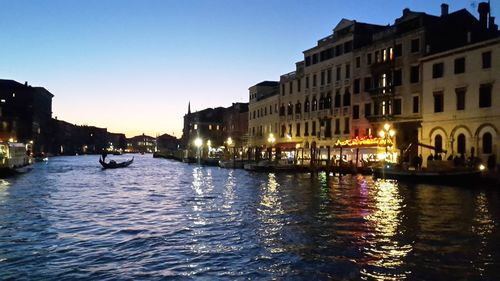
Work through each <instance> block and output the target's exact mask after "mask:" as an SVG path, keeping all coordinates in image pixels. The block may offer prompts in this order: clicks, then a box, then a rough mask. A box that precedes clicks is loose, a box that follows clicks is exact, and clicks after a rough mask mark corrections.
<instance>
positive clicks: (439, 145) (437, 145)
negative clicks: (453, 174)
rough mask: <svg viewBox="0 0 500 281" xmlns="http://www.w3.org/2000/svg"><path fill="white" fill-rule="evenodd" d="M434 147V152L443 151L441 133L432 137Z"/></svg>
mask: <svg viewBox="0 0 500 281" xmlns="http://www.w3.org/2000/svg"><path fill="white" fill-rule="evenodd" d="M434 147H435V148H436V153H441V152H443V138H442V137H441V135H437V136H436V137H435V138H434Z"/></svg>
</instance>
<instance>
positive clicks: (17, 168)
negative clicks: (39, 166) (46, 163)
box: [0, 142, 33, 176]
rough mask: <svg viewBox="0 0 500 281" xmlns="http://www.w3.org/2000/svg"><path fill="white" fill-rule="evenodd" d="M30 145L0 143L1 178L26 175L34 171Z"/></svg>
mask: <svg viewBox="0 0 500 281" xmlns="http://www.w3.org/2000/svg"><path fill="white" fill-rule="evenodd" d="M29 147H30V145H28V144H23V143H15V142H0V176H8V175H12V174H16V173H25V172H28V171H30V170H31V169H32V167H33V159H32V157H31V150H30V149H29Z"/></svg>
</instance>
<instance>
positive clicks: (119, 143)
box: [106, 133, 127, 152]
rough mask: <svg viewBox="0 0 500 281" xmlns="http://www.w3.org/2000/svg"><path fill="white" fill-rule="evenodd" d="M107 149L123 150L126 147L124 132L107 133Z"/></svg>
mask: <svg viewBox="0 0 500 281" xmlns="http://www.w3.org/2000/svg"><path fill="white" fill-rule="evenodd" d="M106 149H107V150H108V151H113V152H124V151H125V149H127V137H125V134H120V133H108V145H107V148H106Z"/></svg>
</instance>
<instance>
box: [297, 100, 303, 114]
mask: <svg viewBox="0 0 500 281" xmlns="http://www.w3.org/2000/svg"><path fill="white" fill-rule="evenodd" d="M301 112H302V104H300V102H299V101H297V103H296V104H295V113H297V114H298V113H301Z"/></svg>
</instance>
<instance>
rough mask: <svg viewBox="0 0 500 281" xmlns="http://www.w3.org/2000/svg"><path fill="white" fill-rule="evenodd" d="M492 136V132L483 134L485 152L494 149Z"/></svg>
mask: <svg viewBox="0 0 500 281" xmlns="http://www.w3.org/2000/svg"><path fill="white" fill-rule="evenodd" d="M492 150H493V149H492V137H491V134H490V133H484V135H483V153H485V154H487V153H491V151H492Z"/></svg>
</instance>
